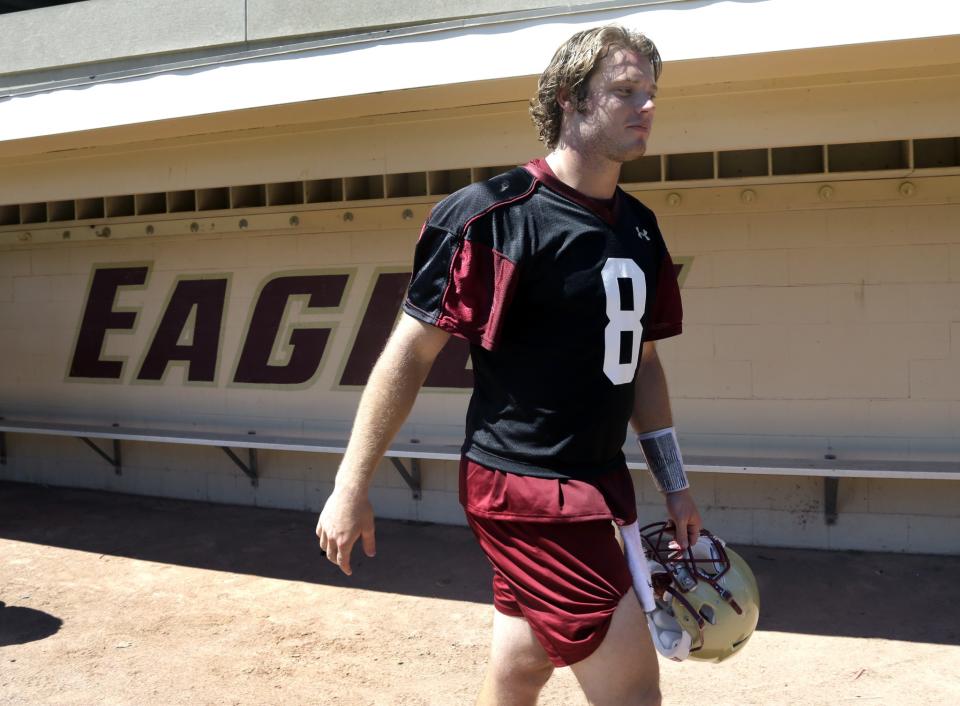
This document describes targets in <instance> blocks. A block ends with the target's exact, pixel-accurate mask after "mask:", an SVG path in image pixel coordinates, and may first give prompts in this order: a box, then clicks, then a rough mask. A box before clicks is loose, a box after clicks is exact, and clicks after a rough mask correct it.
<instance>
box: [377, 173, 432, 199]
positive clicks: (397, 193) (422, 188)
mask: <svg viewBox="0 0 960 706" xmlns="http://www.w3.org/2000/svg"><path fill="white" fill-rule="evenodd" d="M386 182H387V198H388V199H393V198H400V197H403V196H426V195H427V175H426V173H425V172H406V173H404V174H387V176H386Z"/></svg>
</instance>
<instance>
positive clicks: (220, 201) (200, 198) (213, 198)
mask: <svg viewBox="0 0 960 706" xmlns="http://www.w3.org/2000/svg"><path fill="white" fill-rule="evenodd" d="M227 208H230V189H228V188H227V187H226V186H220V187H217V188H215V189H197V210H198V211H222V210H224V209H227Z"/></svg>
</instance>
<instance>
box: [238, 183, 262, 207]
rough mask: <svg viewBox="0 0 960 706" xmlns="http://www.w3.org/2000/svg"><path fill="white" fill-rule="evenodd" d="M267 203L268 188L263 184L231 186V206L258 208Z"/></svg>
mask: <svg viewBox="0 0 960 706" xmlns="http://www.w3.org/2000/svg"><path fill="white" fill-rule="evenodd" d="M266 205H267V190H266V188H265V187H264V185H263V184H252V185H250V186H231V187H230V208H257V207H259V206H266Z"/></svg>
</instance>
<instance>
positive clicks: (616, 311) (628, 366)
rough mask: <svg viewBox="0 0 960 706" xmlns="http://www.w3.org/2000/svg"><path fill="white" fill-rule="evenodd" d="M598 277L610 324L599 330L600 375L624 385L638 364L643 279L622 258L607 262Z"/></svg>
mask: <svg viewBox="0 0 960 706" xmlns="http://www.w3.org/2000/svg"><path fill="white" fill-rule="evenodd" d="M601 276H602V277H603V289H604V291H605V292H606V294H607V318H608V319H609V320H610V322H609V323H608V324H607V327H606V328H605V329H604V330H603V338H604V340H603V344H604V345H603V372H604V374H605V375H606V376H607V378H608V379H609V380H610V382H612V383H613V384H614V385H625V384H626V383H628V382H632V381H633V375H634V373H635V372H636V370H637V363H639V362H640V342H641V340H642V338H643V324H641V323H640V319H641V318H642V317H643V310H644V308H645V307H646V303H647V278H646V277H645V276H644V274H643V270H641V269H640V266H639V265H637V263H636V262H634V261H633V260H631V259H629V258H625V257H611V258H610V259H608V260H607V262H606V263H605V264H604V266H603V270H602V271H601Z"/></svg>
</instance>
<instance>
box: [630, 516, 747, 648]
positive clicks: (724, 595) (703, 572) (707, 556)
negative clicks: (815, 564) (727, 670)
mask: <svg viewBox="0 0 960 706" xmlns="http://www.w3.org/2000/svg"><path fill="white" fill-rule="evenodd" d="M671 530H672V526H671V525H670V524H669V523H666V522H655V523H653V524H650V525H647V526H646V527H643V528H641V530H640V534H641V537H642V539H643V544H644V550H645V552H646V554H647V556H648V558H649V560H650V568H651V579H652V584H653V591H654V596H655V597H656V602H657V607H658V608H660V609H663V610H665V611H666V612H667V613H668V614H669V615H671V616H673V617H674V618H675V619H676V621H677V623H678V624H679V627H680V628H682V629H683V631H684V632H686V633H687V634H688V635H689V636H690V654H689V658H690V659H697V660H704V661H707V662H722V661H723V660H725V659H727V658H728V657H730V656H732V655H734V654H736V653H737V652H739V651H740V650H741V649H742V648H743V646H744V645H745V644H746V643H747V640H749V639H750V636H751V635H752V634H753V631H754V629H755V628H756V627H757V621H758V620H759V618H760V592H759V590H758V589H757V580H756V578H755V577H754V575H753V572H752V571H751V570H750V567H749V566H748V565H747V562H746V561H744V559H743V557H741V556H740V555H739V554H737V553H736V552H735V551H733V550H732V549H730V548H729V547H727V546H726V544H725V543H724V542H723V540H721V539H720V538H718V537H716V536H714V535H713V534H711V533H710V532H708V531H707V530H701V531H700V538H699V539H698V540H697V542H696V544H694V545H692V546H691V547H690V548H689V549H687V551H685V552H682V551H680V549H679V547H678V546H677V545H676V543H675V542H672V541H671V540H672V538H673V534H672V532H671Z"/></svg>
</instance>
